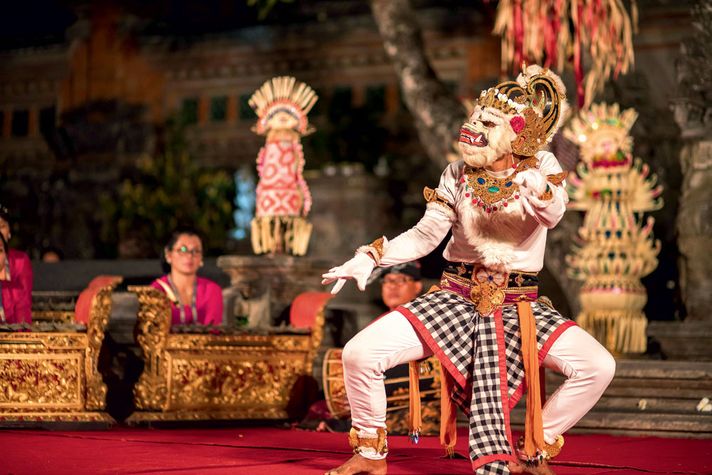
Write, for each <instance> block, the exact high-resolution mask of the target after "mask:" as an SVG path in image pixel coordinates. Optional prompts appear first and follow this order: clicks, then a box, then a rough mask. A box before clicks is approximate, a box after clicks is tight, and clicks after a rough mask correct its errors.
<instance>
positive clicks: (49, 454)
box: [0, 427, 712, 475]
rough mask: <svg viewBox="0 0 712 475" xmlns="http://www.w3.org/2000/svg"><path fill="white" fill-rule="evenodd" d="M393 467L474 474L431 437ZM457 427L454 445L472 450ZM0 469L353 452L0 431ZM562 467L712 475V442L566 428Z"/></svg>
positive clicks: (273, 437) (400, 447) (215, 438)
mask: <svg viewBox="0 0 712 475" xmlns="http://www.w3.org/2000/svg"><path fill="white" fill-rule="evenodd" d="M389 443H390V447H391V455H390V456H389V471H388V473H389V475H398V474H431V475H435V474H439V475H455V474H467V473H472V471H471V470H470V464H469V462H468V461H467V460H464V459H459V460H458V459H455V460H447V459H441V458H440V457H441V456H442V455H443V451H442V449H441V448H440V447H439V444H438V440H437V438H435V437H424V438H423V439H421V442H420V444H418V445H417V446H413V445H410V444H409V443H408V441H407V440H406V437H403V436H401V437H396V436H393V437H390V438H389ZM466 445H467V438H466V434H464V433H461V436H460V437H459V440H458V445H457V448H458V451H459V452H460V453H462V454H466ZM0 447H2V455H0V474H2V475H5V474H12V475H40V474H42V475H64V474H66V475H70V474H71V475H85V474H86V475H89V474H91V475H97V474H163V473H165V474H208V475H213V474H214V475H218V474H250V475H281V474H289V475H301V474H319V473H323V472H324V471H325V470H327V469H329V468H331V467H334V466H336V465H338V464H339V463H340V462H342V461H343V460H345V459H346V458H347V457H349V456H350V454H349V452H348V450H347V445H346V435H345V434H331V433H323V432H305V431H298V430H290V429H281V428H257V427H245V428H242V427H237V428H220V429H146V428H124V427H117V428H113V429H110V430H107V431H92V432H87V431H84V432H69V431H40V430H14V429H13V430H0ZM553 467H554V469H555V470H556V472H557V474H558V475H568V474H571V475H604V474H611V475H614V474H615V475H624V474H641V475H642V474H663V473H664V474H698V475H709V474H712V440H709V439H707V440H704V439H702V440H701V439H663V438H656V437H621V436H611V435H567V436H566V446H565V448H564V450H563V452H562V453H561V455H560V456H559V457H558V458H557V461H556V463H555V464H554V465H553Z"/></svg>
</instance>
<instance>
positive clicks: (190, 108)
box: [180, 97, 198, 125]
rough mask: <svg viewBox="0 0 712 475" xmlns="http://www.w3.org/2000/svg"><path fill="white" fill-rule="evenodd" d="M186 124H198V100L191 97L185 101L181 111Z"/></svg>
mask: <svg viewBox="0 0 712 475" xmlns="http://www.w3.org/2000/svg"><path fill="white" fill-rule="evenodd" d="M180 115H181V119H183V123H184V124H188V125H192V124H197V123H198V99H197V98H195V97H190V98H187V99H183V104H182V105H181V111H180Z"/></svg>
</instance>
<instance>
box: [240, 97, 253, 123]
mask: <svg viewBox="0 0 712 475" xmlns="http://www.w3.org/2000/svg"><path fill="white" fill-rule="evenodd" d="M250 97H252V94H242V95H241V96H240V119H241V120H253V119H255V118H256V117H257V116H256V115H255V111H253V110H252V107H250V102H249V101H250Z"/></svg>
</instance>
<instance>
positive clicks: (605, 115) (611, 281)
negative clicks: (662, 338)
mask: <svg viewBox="0 0 712 475" xmlns="http://www.w3.org/2000/svg"><path fill="white" fill-rule="evenodd" d="M637 117H638V114H637V113H636V112H635V111H634V110H633V109H626V110H624V111H622V112H621V111H620V109H619V107H618V104H613V105H607V104H594V105H592V106H591V108H590V109H588V110H582V111H580V112H579V114H578V115H577V116H576V117H575V118H574V119H573V120H572V121H571V123H570V125H569V126H568V127H567V129H566V130H565V131H564V133H565V135H566V137H567V138H569V139H570V140H572V141H574V142H575V143H577V144H578V145H579V147H580V151H581V158H582V162H581V163H580V164H579V166H578V167H577V169H576V173H575V174H574V173H572V174H571V176H570V178H569V190H568V191H569V196H570V198H571V201H570V203H569V208H571V209H575V210H579V211H585V212H586V215H585V217H584V221H583V226H581V228H580V229H579V235H580V237H581V239H582V242H581V244H580V246H576V247H575V248H574V251H573V253H572V254H571V255H569V256H567V262H568V264H569V266H570V273H571V275H572V277H574V278H576V279H579V280H583V281H584V284H583V287H582V289H581V292H580V297H581V307H582V310H581V313H580V314H579V316H578V319H577V321H578V324H579V325H580V326H581V327H582V328H584V329H585V330H587V331H588V332H590V333H591V334H592V335H593V336H595V337H596V338H597V339H598V340H599V341H600V342H601V343H603V344H604V345H605V346H606V348H608V349H609V350H610V351H612V352H614V353H619V354H620V353H643V352H644V351H645V349H646V336H645V332H646V328H647V320H646V318H645V314H644V313H643V307H644V306H645V303H646V302H647V298H648V297H647V293H646V290H645V287H643V285H642V284H641V282H640V279H641V277H643V276H645V275H647V274H649V273H650V272H652V271H653V269H655V267H656V266H657V263H658V260H657V257H656V256H657V255H658V252H659V251H660V241H656V240H654V239H653V236H652V229H653V223H654V220H653V218H652V217H648V218H647V220H645V221H644V219H643V216H642V214H643V213H644V212H646V211H653V210H656V209H660V208H661V207H662V206H663V201H662V198H660V194H661V192H662V186H660V185H656V182H657V176H656V175H655V174H652V175H651V174H650V168H649V167H648V165H646V164H644V163H643V162H642V161H641V159H640V158H635V159H634V158H633V155H632V147H633V139H632V137H631V136H630V135H629V133H630V128H631V127H632V126H633V123H634V122H635V120H636V119H637Z"/></svg>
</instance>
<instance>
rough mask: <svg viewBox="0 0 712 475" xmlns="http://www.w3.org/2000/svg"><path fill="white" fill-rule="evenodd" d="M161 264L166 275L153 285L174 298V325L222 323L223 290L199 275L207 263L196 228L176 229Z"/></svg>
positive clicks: (170, 297)
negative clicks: (204, 259) (199, 271)
mask: <svg viewBox="0 0 712 475" xmlns="http://www.w3.org/2000/svg"><path fill="white" fill-rule="evenodd" d="M161 265H162V266H163V270H164V272H166V275H164V276H163V277H159V278H158V279H156V280H155V281H153V283H152V284H151V286H152V287H155V288H157V289H158V290H161V291H162V292H164V293H165V294H166V295H167V296H168V298H169V300H170V301H171V324H172V325H185V324H201V325H221V324H222V321H223V299H222V290H221V289H220V286H219V285H218V284H216V283H215V282H213V281H212V280H210V279H206V278H204V277H198V269H199V268H200V267H202V266H203V244H202V241H201V240H200V236H198V234H197V233H196V232H195V231H194V230H191V229H178V230H176V231H174V232H173V234H172V235H171V237H170V239H169V241H168V244H166V247H165V249H164V250H163V256H162V262H161Z"/></svg>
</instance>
